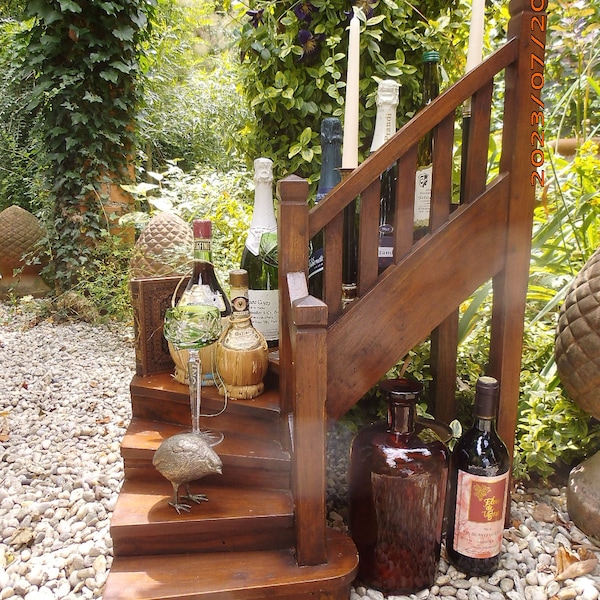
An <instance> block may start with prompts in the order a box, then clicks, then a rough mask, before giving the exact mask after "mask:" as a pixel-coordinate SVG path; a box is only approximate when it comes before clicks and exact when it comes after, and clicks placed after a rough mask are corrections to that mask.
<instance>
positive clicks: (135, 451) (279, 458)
mask: <svg viewBox="0 0 600 600" xmlns="http://www.w3.org/2000/svg"><path fill="white" fill-rule="evenodd" d="M249 424H250V423H249ZM186 430H189V427H186V426H183V425H175V424H172V423H165V422H160V421H147V420H144V419H140V418H137V417H134V418H133V419H132V421H131V423H130V425H129V427H128V429H127V432H126V433H125V436H124V438H123V443H122V444H121V454H122V456H123V462H124V469H125V475H126V477H127V478H128V479H141V478H143V479H160V478H162V476H161V475H160V474H159V473H158V472H157V471H156V469H155V468H154V466H153V465H152V457H153V455H154V452H155V450H156V449H157V448H158V446H159V445H160V444H161V443H162V441H163V440H165V439H167V438H168V437H170V436H172V435H175V434H177V433H181V432H183V431H186ZM216 450H217V453H218V454H219V456H220V457H221V460H222V461H223V465H224V470H223V474H222V475H221V476H219V477H218V478H216V480H215V481H216V483H217V484H218V485H234V484H235V482H237V481H239V480H240V479H243V481H244V486H245V487H265V488H279V489H289V486H290V477H291V460H290V454H289V452H287V451H285V450H283V448H282V446H281V443H280V442H279V440H277V439H274V438H271V439H270V438H266V437H263V436H260V435H257V431H256V429H255V430H254V431H252V430H250V427H247V428H245V429H244V430H242V431H241V432H240V433H237V432H236V434H235V435H233V434H232V432H231V431H227V432H225V437H224V439H223V442H221V444H219V446H218V447H217V448H216Z"/></svg>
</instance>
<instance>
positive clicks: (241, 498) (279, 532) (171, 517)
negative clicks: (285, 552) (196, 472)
mask: <svg viewBox="0 0 600 600" xmlns="http://www.w3.org/2000/svg"><path fill="white" fill-rule="evenodd" d="M219 477H220V475H209V476H207V477H205V478H203V479H201V480H199V481H197V482H193V483H192V484H191V491H192V493H202V494H206V495H207V496H208V502H202V503H201V504H195V503H192V507H191V510H190V512H188V513H186V512H182V513H181V514H177V512H176V511H175V509H174V508H173V507H172V506H169V504H168V502H169V501H170V500H171V499H172V497H173V488H172V486H171V484H170V483H169V482H168V481H167V480H166V479H164V478H162V480H160V481H158V480H157V481H135V480H134V481H129V480H126V481H125V482H124V484H123V487H122V489H121V493H120V494H119V498H118V500H117V504H116V506H115V510H114V513H113V517H112V521H111V529H110V532H111V537H112V539H113V548H114V554H115V556H125V555H141V554H176V553H182V552H183V553H185V552H200V551H207V552H218V551H232V550H248V549H271V548H285V547H287V546H289V545H291V544H292V543H293V540H294V503H293V498H292V495H291V493H290V492H289V491H285V490H273V489H269V490H265V489H259V488H244V487H243V483H242V482H240V485H238V486H235V487H226V486H221V485H215V483H214V482H216V481H217V479H218V478H219ZM184 493H185V487H184V486H182V487H181V488H180V494H184Z"/></svg>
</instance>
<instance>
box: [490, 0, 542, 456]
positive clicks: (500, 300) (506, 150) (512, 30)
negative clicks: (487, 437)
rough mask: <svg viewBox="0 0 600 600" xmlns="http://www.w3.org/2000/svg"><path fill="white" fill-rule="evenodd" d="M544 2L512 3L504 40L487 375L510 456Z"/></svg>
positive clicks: (537, 151)
mask: <svg viewBox="0 0 600 600" xmlns="http://www.w3.org/2000/svg"><path fill="white" fill-rule="evenodd" d="M546 6H547V0H512V1H511V2H510V5H509V11H510V15H511V19H510V22H509V26H508V38H509V39H510V38H518V40H519V54H518V60H517V62H516V63H514V64H513V65H511V66H510V67H508V68H507V70H506V94H505V113H504V129H503V136H504V139H503V144H502V157H501V161H500V170H501V171H504V172H510V174H511V175H510V205H509V212H508V222H507V243H506V249H505V253H506V260H505V266H504V269H502V271H500V273H499V274H498V275H497V276H496V277H495V278H494V280H493V286H494V305H493V311H492V330H491V347H490V374H491V375H493V376H494V377H496V378H498V380H499V381H500V406H499V413H498V430H499V432H500V435H501V436H502V437H503V438H504V440H505V441H506V442H507V446H509V448H508V450H509V453H510V456H511V457H512V452H513V447H514V433H515V430H516V425H517V414H518V402H519V389H520V386H519V384H520V371H521V354H522V339H523V330H524V318H525V303H526V294H527V286H528V280H529V261H530V254H531V231H532V223H533V209H534V205H535V192H536V186H537V184H538V182H539V183H542V181H541V178H543V174H540V171H539V170H538V167H539V166H541V164H543V156H544V155H543V148H541V147H540V146H541V145H542V144H543V142H542V138H541V137H540V134H539V132H538V130H539V129H540V128H541V127H542V126H543V124H544V115H543V108H544V104H543V102H542V100H541V88H542V87H543V84H544V51H545V41H546V27H547V17H546Z"/></svg>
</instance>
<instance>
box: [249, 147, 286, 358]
mask: <svg viewBox="0 0 600 600" xmlns="http://www.w3.org/2000/svg"><path fill="white" fill-rule="evenodd" d="M240 267H241V268H242V269H244V270H245V271H247V272H248V282H249V287H248V298H249V301H250V315H251V316H252V322H253V324H254V327H256V329H257V330H258V331H260V332H261V333H262V334H263V335H264V336H265V339H266V340H267V343H268V344H269V346H271V347H273V346H277V344H278V342H279V290H278V287H279V286H278V269H277V221H276V220H275V210H274V208H273V162H272V161H271V160H270V159H268V158H257V159H256V160H255V161H254V212H253V214H252V222H251V223H250V230H249V231H248V236H247V238H246V244H245V246H244V250H243V252H242V260H241V264H240Z"/></svg>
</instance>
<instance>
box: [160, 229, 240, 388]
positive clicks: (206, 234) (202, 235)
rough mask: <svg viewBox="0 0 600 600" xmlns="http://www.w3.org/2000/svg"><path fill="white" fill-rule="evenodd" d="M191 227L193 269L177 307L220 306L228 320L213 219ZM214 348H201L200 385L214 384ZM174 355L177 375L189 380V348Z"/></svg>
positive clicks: (213, 345) (212, 346)
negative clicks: (215, 256) (215, 259)
mask: <svg viewBox="0 0 600 600" xmlns="http://www.w3.org/2000/svg"><path fill="white" fill-rule="evenodd" d="M192 227H193V231H194V255H193V262H194V265H193V271H192V276H191V277H190V280H189V282H188V284H187V286H186V288H185V290H184V291H183V294H182V295H181V298H180V300H179V302H178V303H177V306H188V305H195V304H196V305H198V304H199V305H204V304H207V305H212V306H217V307H218V309H219V311H220V312H221V319H222V320H223V322H225V320H226V318H227V317H228V316H229V315H230V314H231V304H230V302H229V299H228V298H227V294H226V293H225V292H224V291H223V288H222V287H221V284H220V283H219V280H218V278H217V275H216V273H215V269H214V266H213V258H212V222H211V221H209V220H202V219H195V220H194V222H193V224H192ZM171 348H172V346H171ZM215 349H216V345H215V344H214V343H213V344H209V345H207V346H204V347H202V348H201V349H200V360H201V361H202V379H201V384H202V385H203V386H212V385H215V380H214V365H215ZM171 355H172V356H173V359H174V361H175V378H176V379H177V381H180V382H182V383H188V375H187V373H188V369H187V362H188V353H187V351H186V350H175V349H174V348H173V349H172V350H171Z"/></svg>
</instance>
